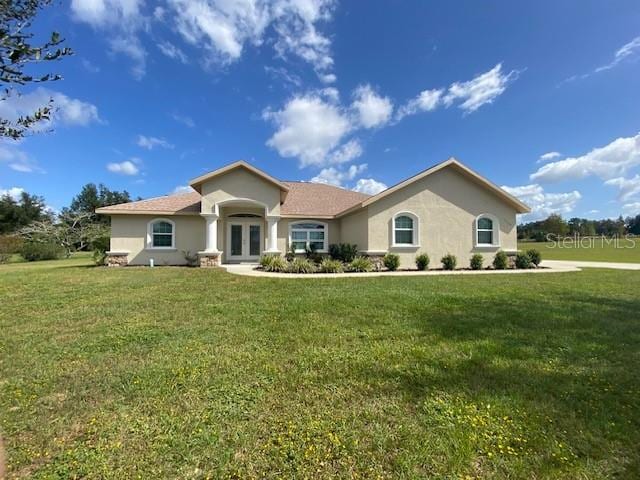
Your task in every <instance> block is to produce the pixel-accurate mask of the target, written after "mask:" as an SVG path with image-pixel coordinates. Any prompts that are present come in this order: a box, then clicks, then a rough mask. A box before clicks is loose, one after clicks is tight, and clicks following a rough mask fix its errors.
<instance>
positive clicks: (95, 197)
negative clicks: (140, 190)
mask: <svg viewBox="0 0 640 480" xmlns="http://www.w3.org/2000/svg"><path fill="white" fill-rule="evenodd" d="M130 201H131V196H130V195H129V192H127V191H126V190H124V191H122V192H118V191H117V190H109V188H107V187H106V186H105V185H103V184H102V183H101V184H100V185H98V186H96V184H95V183H87V184H86V185H85V186H84V187H82V190H80V193H79V194H78V195H76V196H75V197H73V199H72V200H71V204H70V205H69V208H68V209H65V210H63V212H66V211H70V212H75V213H90V214H91V219H92V221H93V222H96V223H102V224H108V223H109V218H108V217H106V216H104V215H96V214H95V211H96V208H100V207H107V206H109V205H117V204H118V203H126V202H130Z"/></svg>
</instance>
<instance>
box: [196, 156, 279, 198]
mask: <svg viewBox="0 0 640 480" xmlns="http://www.w3.org/2000/svg"><path fill="white" fill-rule="evenodd" d="M239 168H242V169H245V170H248V171H249V172H251V173H253V174H254V175H257V176H258V177H260V178H262V179H263V180H265V181H267V182H269V183H271V184H273V185H275V186H277V187H278V188H279V189H280V190H281V191H282V192H285V193H286V192H288V191H289V187H287V186H286V185H285V184H284V183H282V182H281V181H280V180H278V179H276V178H274V177H272V176H271V175H269V174H268V173H265V172H263V171H262V170H260V169H258V168H256V167H254V166H253V165H251V164H249V163H247V162H245V161H244V160H238V161H237V162H233V163H230V164H229V165H225V166H224V167H220V168H218V169H216V170H213V171H211V172H208V173H205V174H204V175H200V176H199V177H196V178H194V179H193V180H191V181H190V182H189V186H190V187H191V188H193V189H194V190H195V191H196V192H198V193H202V192H201V187H202V184H203V183H205V182H207V181H209V180H211V179H212V178H215V177H218V176H220V175H224V174H225V173H228V172H231V171H233V170H236V169H239Z"/></svg>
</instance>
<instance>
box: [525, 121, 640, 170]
mask: <svg viewBox="0 0 640 480" xmlns="http://www.w3.org/2000/svg"><path fill="white" fill-rule="evenodd" d="M637 165H640V133H638V134H637V135H635V136H633V137H622V138H617V139H616V140H614V141H613V142H611V143H609V144H608V145H605V146H604V147H600V148H594V149H593V150H591V151H590V152H589V153H586V154H584V155H582V156H580V157H571V158H565V159H564V160H559V161H557V162H551V163H547V164H546V165H543V166H542V167H540V168H539V169H538V171H536V172H535V173H533V174H531V175H530V178H531V180H532V181H536V182H559V181H562V180H576V179H581V178H585V177H588V176H591V175H593V176H597V177H599V178H602V179H604V180H608V179H612V178H615V177H620V176H623V175H624V174H625V173H626V172H627V171H628V170H629V169H631V168H633V167H635V166H637Z"/></svg>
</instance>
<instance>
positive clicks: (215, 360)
mask: <svg viewBox="0 0 640 480" xmlns="http://www.w3.org/2000/svg"><path fill="white" fill-rule="evenodd" d="M89 262H90V259H88V258H72V259H70V260H63V261H52V262H42V263H39V264H38V263H36V264H14V265H4V266H0V299H1V301H0V331H1V332H2V334H1V336H0V382H1V383H0V422H1V423H0V429H1V431H2V435H3V437H4V438H5V446H6V448H7V450H8V461H9V477H10V478H27V477H29V478H118V479H119V478H136V477H137V478H143V479H147V478H187V479H189V478H194V479H195V478H281V477H284V478H336V477H340V478H345V477H346V478H424V477H430V476H432V477H435V478H523V479H530V478H554V479H555V478H567V479H575V478H589V479H592V478H611V477H617V478H637V477H638V474H639V471H640V455H639V450H638V445H640V402H638V398H639V396H640V314H639V313H638V312H640V296H639V295H638V292H639V291H640V272H631V271H608V270H587V271H583V272H579V273H561V274H560V273H558V274H548V275H535V274H526V273H525V274H521V275H483V276H464V277H461V276H455V277H446V276H438V277H436V276H433V277H381V278H362V279H356V278H345V279H266V278H251V277H240V276H233V275H230V274H227V273H224V272H222V271H219V270H207V269H187V268H155V269H149V268H122V269H107V268H93V267H91V266H89Z"/></svg>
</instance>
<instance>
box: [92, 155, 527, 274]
mask: <svg viewBox="0 0 640 480" xmlns="http://www.w3.org/2000/svg"><path fill="white" fill-rule="evenodd" d="M189 185H190V186H191V187H192V188H193V192H190V193H184V194H176V195H168V196H163V197H157V198H152V199H149V200H141V201H137V202H130V203H124V204H120V205H112V206H109V207H103V208H99V209H97V210H96V212H97V213H101V214H104V215H110V216H111V246H110V251H109V252H108V264H109V265H148V264H149V262H150V260H151V259H153V261H154V263H155V265H180V264H185V263H186V262H187V260H186V259H185V253H184V252H191V253H192V254H195V253H196V252H197V254H198V257H199V263H200V266H203V267H204V266H215V265H218V264H219V263H221V262H222V263H227V262H228V263H232V262H256V261H257V260H258V259H259V257H260V256H261V255H263V254H274V255H277V254H282V253H285V252H287V251H288V250H289V249H290V248H292V247H293V248H294V249H295V251H296V252H300V253H303V252H304V251H305V248H307V247H309V248H311V247H314V248H316V249H317V250H318V251H319V252H327V251H328V248H329V245H330V244H332V243H354V244H356V245H357V247H358V251H359V252H361V253H362V254H364V255H370V256H380V255H384V254H385V253H387V252H394V253H397V254H399V255H400V261H401V266H403V267H410V266H413V264H414V259H415V256H416V255H417V254H418V253H423V252H425V253H427V254H428V255H429V256H430V257H431V258H432V259H433V260H434V261H436V262H437V261H438V260H439V259H440V258H441V257H442V256H443V255H445V254H447V253H451V254H453V255H456V256H457V257H458V259H459V261H460V262H465V263H466V260H467V259H468V258H469V257H470V256H471V255H472V254H474V253H477V252H479V253H482V254H485V255H488V256H493V254H495V252H497V251H498V250H505V251H515V250H516V248H517V244H516V214H519V213H526V212H529V207H527V206H526V205H525V204H523V203H522V202H520V201H519V200H518V199H517V198H515V197H513V196H511V195H509V194H508V193H507V192H505V191H504V190H502V189H501V188H500V187H498V186H496V185H494V184H493V183H491V182H490V181H488V180H487V179H485V178H483V177H482V176H480V175H478V174H477V173H475V172H474V171H472V170H471V169H469V168H468V167H466V166H465V165H463V164H462V163H460V162H459V161H457V160H456V159H454V158H451V159H449V160H447V161H445V162H442V163H440V164H438V165H435V166H433V167H431V168H429V169H427V170H424V171H422V172H420V173H418V174H417V175H415V176H413V177H411V178H408V179H406V180H404V181H403V182H400V183H398V184H397V185H394V186H392V187H390V188H388V189H386V190H384V191H382V192H380V193H378V194H377V195H372V196H370V195H365V194H362V193H357V192H353V191H350V190H345V189H342V188H339V187H334V186H331V185H324V184H318V183H310V182H285V181H281V180H278V179H276V178H274V177H272V176H271V175H269V174H267V173H265V172H263V171H261V170H259V169H257V168H255V167H254V166H252V165H250V164H249V163H247V162H244V161H238V162H235V163H232V164H230V165H227V166H224V167H222V168H219V169H217V170H214V171H212V172H210V173H207V174H205V175H202V176H200V177H197V178H195V179H193V180H192V181H191V182H190V184H189Z"/></svg>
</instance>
